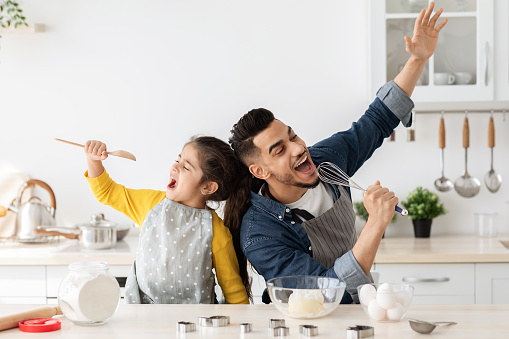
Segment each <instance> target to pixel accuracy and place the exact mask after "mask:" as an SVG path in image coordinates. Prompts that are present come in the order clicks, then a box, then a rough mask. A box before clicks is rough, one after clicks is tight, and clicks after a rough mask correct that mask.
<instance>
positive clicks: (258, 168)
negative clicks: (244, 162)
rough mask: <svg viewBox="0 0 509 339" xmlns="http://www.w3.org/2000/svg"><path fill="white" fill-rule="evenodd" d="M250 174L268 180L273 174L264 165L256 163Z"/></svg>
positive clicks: (251, 167) (250, 169)
mask: <svg viewBox="0 0 509 339" xmlns="http://www.w3.org/2000/svg"><path fill="white" fill-rule="evenodd" d="M249 172H251V174H252V175H254V176H255V177H256V178H258V179H262V180H267V179H268V178H269V177H270V176H271V174H272V173H271V172H270V171H269V170H268V169H267V168H266V167H265V166H263V165H261V164H258V163H254V164H252V165H250V166H249Z"/></svg>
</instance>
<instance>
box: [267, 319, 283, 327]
mask: <svg viewBox="0 0 509 339" xmlns="http://www.w3.org/2000/svg"><path fill="white" fill-rule="evenodd" d="M276 327H285V320H284V319H270V320H269V328H276Z"/></svg>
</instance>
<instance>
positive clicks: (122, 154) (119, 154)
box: [55, 138, 136, 161]
mask: <svg viewBox="0 0 509 339" xmlns="http://www.w3.org/2000/svg"><path fill="white" fill-rule="evenodd" d="M55 140H58V141H61V142H65V143H66V144H71V145H74V146H80V147H85V145H82V144H77V143H75V142H72V141H67V140H62V139H58V138H55ZM106 153H108V155H114V156H116V157H121V158H125V159H129V160H133V161H136V157H135V156H134V154H132V153H129V152H127V151H122V150H119V151H108V152H106Z"/></svg>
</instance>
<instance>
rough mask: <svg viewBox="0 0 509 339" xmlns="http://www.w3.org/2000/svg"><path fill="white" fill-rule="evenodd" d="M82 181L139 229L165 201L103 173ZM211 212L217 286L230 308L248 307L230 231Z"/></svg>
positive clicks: (162, 194) (160, 194) (154, 192)
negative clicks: (230, 305) (150, 214)
mask: <svg viewBox="0 0 509 339" xmlns="http://www.w3.org/2000/svg"><path fill="white" fill-rule="evenodd" d="M85 177H86V178H87V181H88V183H89V185H90V188H91V190H92V193H93V194H94V196H95V197H96V199H97V200H98V201H99V202H100V203H102V204H104V205H108V206H110V207H112V208H114V209H116V210H117V211H119V212H122V213H124V214H125V215H126V216H127V217H129V218H130V219H132V220H133V221H134V222H135V223H136V224H138V225H139V226H140V228H141V226H142V225H143V222H144V221H145V218H146V216H147V214H148V213H149V212H150V210H151V209H152V208H153V207H154V206H155V205H157V204H158V203H160V202H161V201H162V200H163V199H164V198H165V197H166V193H165V192H164V191H157V190H150V189H130V188H126V187H125V186H123V185H120V184H117V183H116V182H115V181H113V179H111V178H110V176H109V175H108V173H107V172H106V170H105V171H104V172H103V173H102V174H101V175H100V176H98V177H96V178H89V177H88V171H87V172H85ZM211 212H212V229H213V238H212V263H213V265H214V268H215V270H216V277H217V282H218V283H219V286H221V289H222V290H223V293H224V296H225V298H226V301H227V302H228V303H229V304H249V299H248V296H247V293H246V289H245V287H244V285H243V284H242V279H241V277H240V275H239V263H238V260H237V256H236V254H235V249H234V247H233V239H232V235H231V233H230V230H229V229H228V228H227V227H226V226H225V225H224V223H223V220H221V218H220V217H219V216H218V215H217V214H216V212H215V211H211Z"/></svg>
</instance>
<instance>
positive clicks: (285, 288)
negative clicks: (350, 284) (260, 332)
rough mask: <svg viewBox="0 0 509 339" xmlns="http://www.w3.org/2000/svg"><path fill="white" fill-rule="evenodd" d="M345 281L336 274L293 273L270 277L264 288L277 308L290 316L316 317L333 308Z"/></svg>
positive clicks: (337, 302)
mask: <svg viewBox="0 0 509 339" xmlns="http://www.w3.org/2000/svg"><path fill="white" fill-rule="evenodd" d="M345 288H346V283H345V282H344V281H343V280H341V279H337V278H329V277H320V276H309V275H296V276H287V277H279V278H274V279H270V280H269V281H267V291H268V293H269V296H270V299H271V300H272V303H273V304H274V305H275V306H276V308H277V309H278V310H279V311H280V312H281V313H283V314H284V315H287V316H289V317H292V318H307V319H310V318H319V317H323V316H326V315H328V314H329V313H331V312H332V311H334V310H335V309H336V308H337V307H338V305H339V303H340V301H341V298H343V294H344V292H345Z"/></svg>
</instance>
